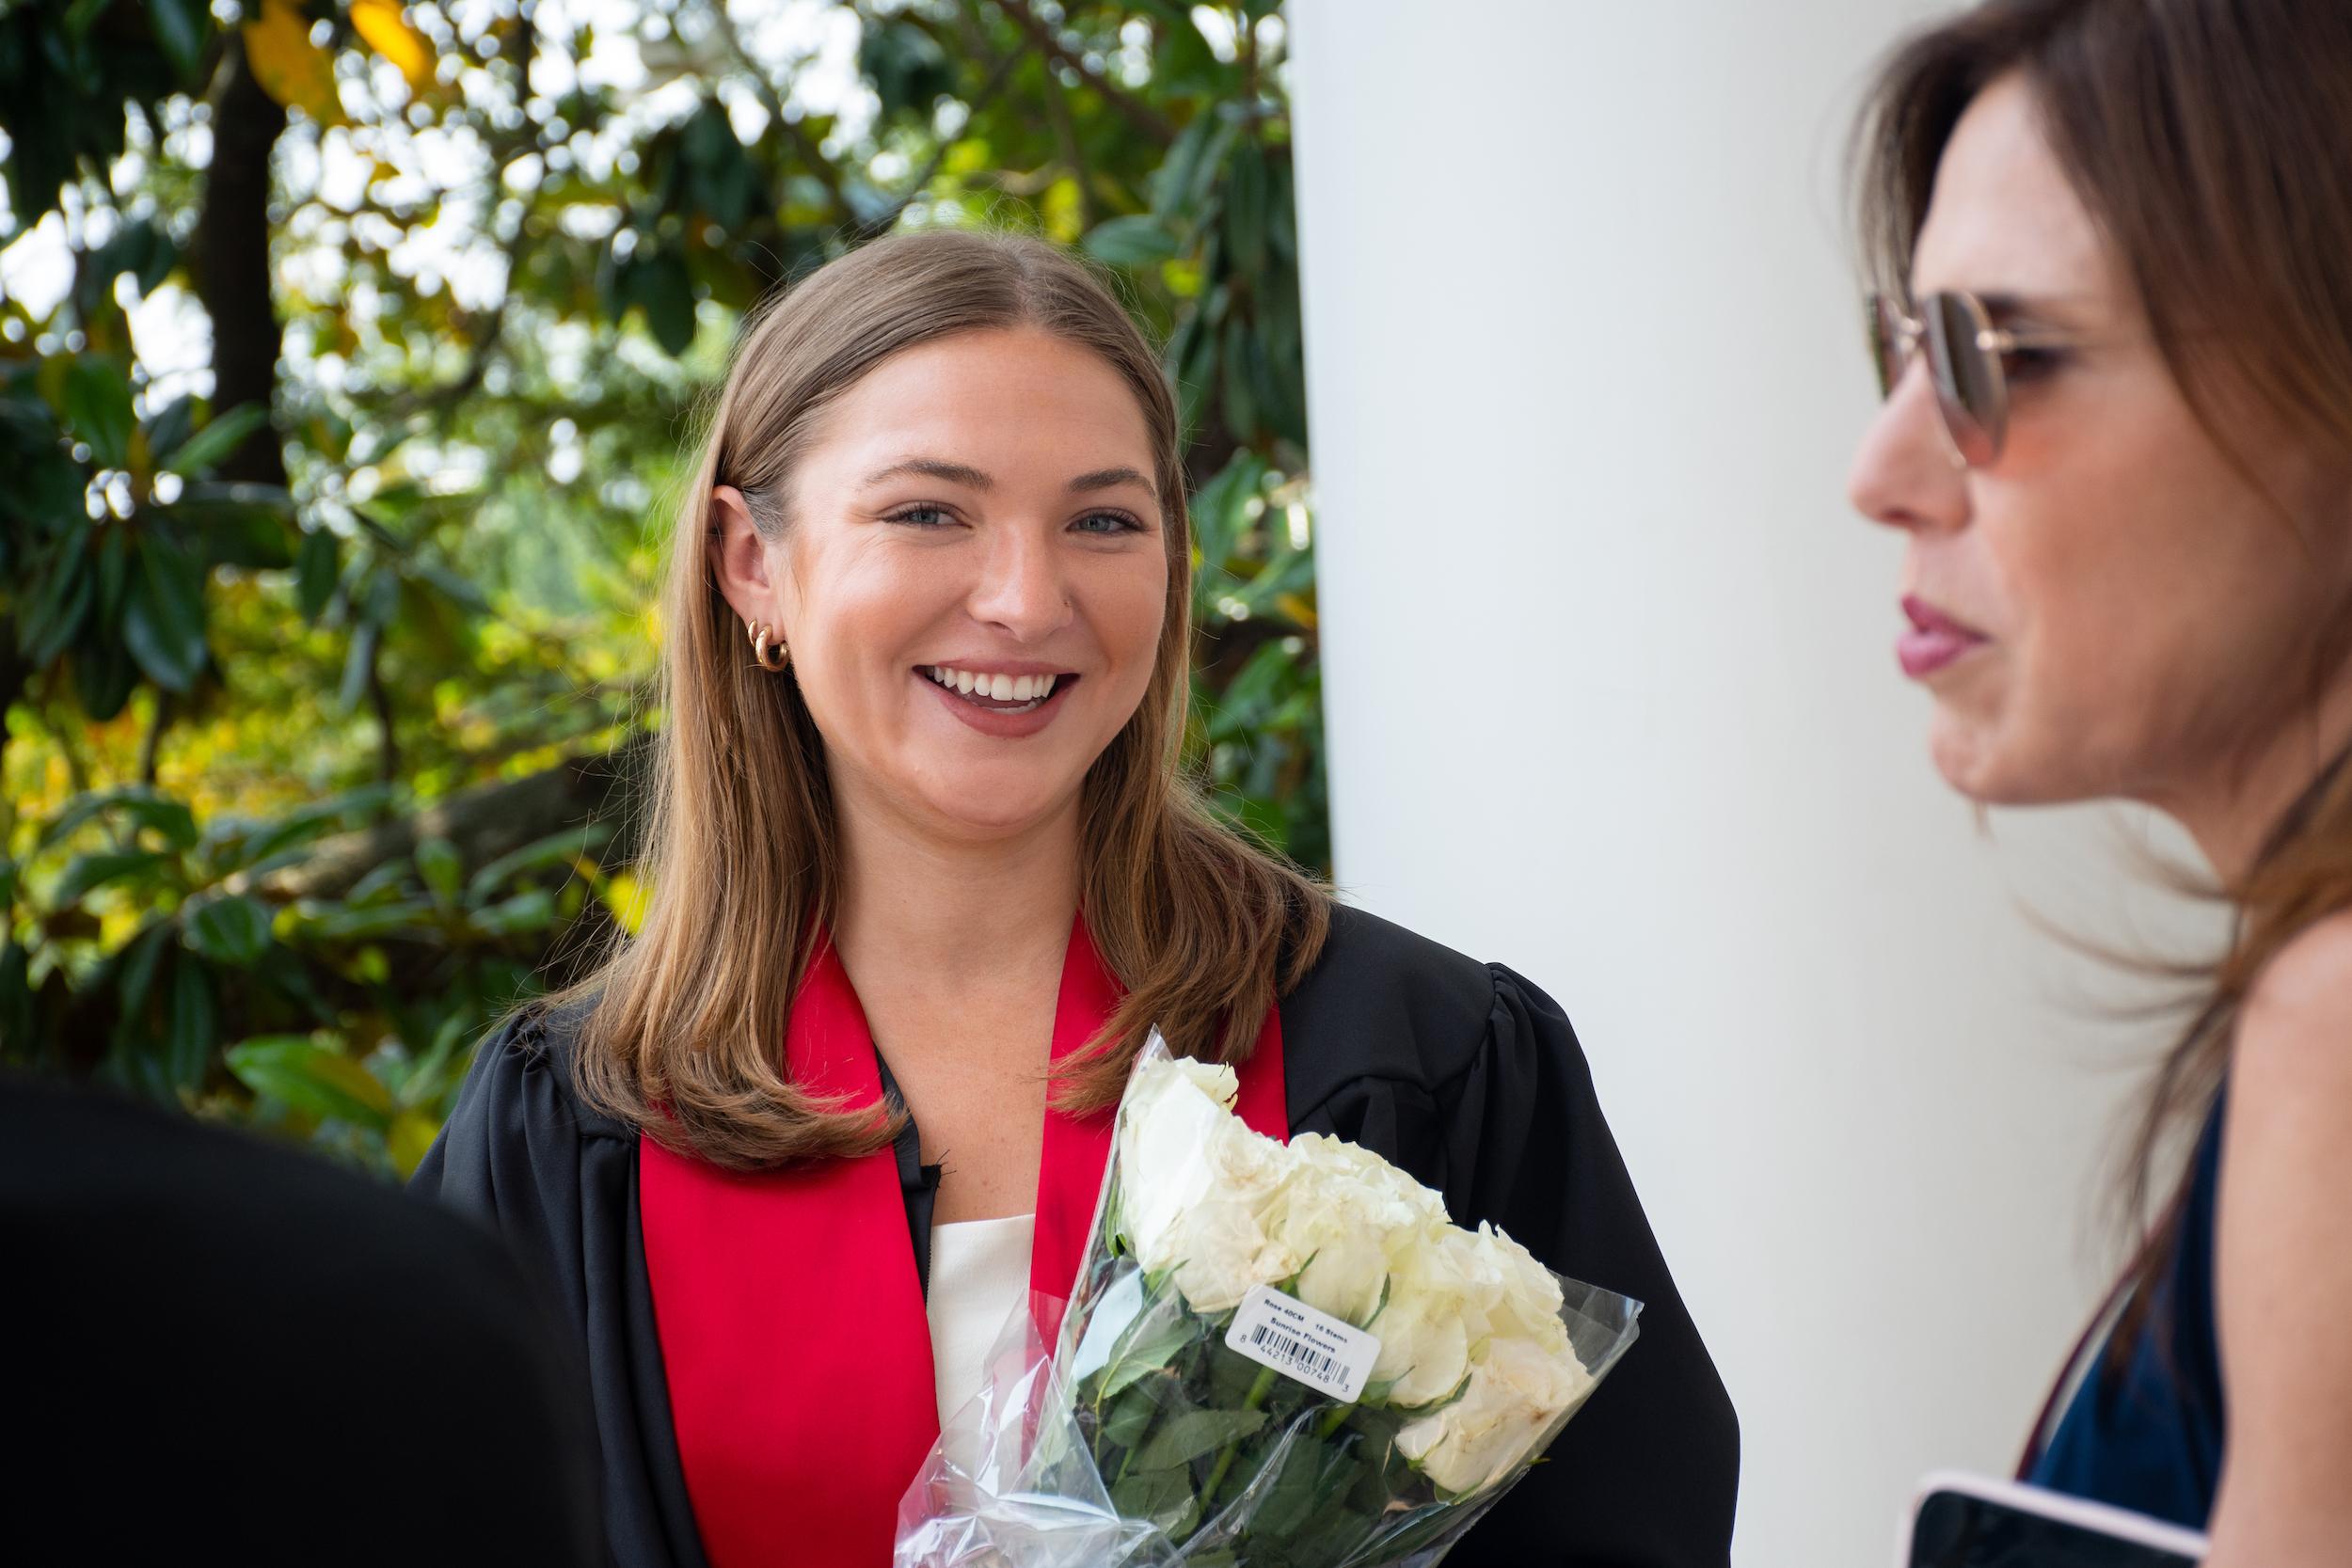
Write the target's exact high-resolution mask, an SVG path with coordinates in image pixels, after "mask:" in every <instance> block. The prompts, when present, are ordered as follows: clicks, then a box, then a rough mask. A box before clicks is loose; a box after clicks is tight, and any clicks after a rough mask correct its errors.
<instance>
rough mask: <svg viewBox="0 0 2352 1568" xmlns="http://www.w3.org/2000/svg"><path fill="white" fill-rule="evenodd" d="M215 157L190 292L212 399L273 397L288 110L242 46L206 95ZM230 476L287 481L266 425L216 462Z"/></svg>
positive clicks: (233, 402)
mask: <svg viewBox="0 0 2352 1568" xmlns="http://www.w3.org/2000/svg"><path fill="white" fill-rule="evenodd" d="M212 111H213V163H212V167H211V169H210V171H209V172H208V173H207V174H206V175H205V177H204V208H203V211H202V212H201V213H199V214H198V216H197V221H196V242H195V247H194V248H195V257H194V260H195V261H196V263H197V264H196V266H195V267H194V268H193V269H192V270H193V271H194V273H195V275H196V293H197V297H198V298H199V300H201V301H202V302H203V305H204V313H205V314H206V315H207V316H209V317H211V318H212V323H213V406H214V407H215V408H234V407H236V406H237V405H238V404H246V403H254V404H261V406H262V408H263V409H274V408H275V407H276V406H277V403H276V398H275V394H276V392H277V389H278V352H279V349H280V347H281V345H282V342H283V331H282V329H281V328H280V326H279V325H278V308H277V303H276V301H275V299H274V298H273V297H272V295H271V293H270V265H269V235H270V221H269V164H270V150H271V149H272V148H273V147H275V146H276V145H277V143H278V133H279V132H281V131H283V130H284V129H285V128H286V111H285V108H284V107H283V106H282V105H280V104H279V103H278V101H277V100H276V99H274V98H272V97H270V95H269V94H268V93H266V92H264V91H262V85H261V84H260V83H259V82H258V81H256V80H255V79H254V76H253V69H252V67H251V65H250V64H248V63H247V62H246V57H245V45H244V43H243V42H242V41H241V40H240V41H233V42H231V43H230V45H229V47H228V48H227V50H226V51H225V52H224V53H223V55H222V59H221V69H220V72H219V74H218V76H217V77H216V79H215V84H214V89H213V94H212ZM219 474H220V477H221V478H222V479H224V480H229V481H231V482H241V483H251V484H270V485H276V486H278V488H280V489H283V488H284V487H285V483H286V460H285V454H284V453H283V452H282V451H279V450H278V435H277V432H276V430H275V429H274V428H273V426H272V425H267V424H265V425H263V426H262V428H261V429H259V430H256V431H255V432H253V434H252V435H250V436H246V440H245V444H244V445H242V446H240V447H239V448H238V449H237V450H236V451H234V452H232V453H231V454H230V457H229V459H228V461H227V462H225V463H223V464H222V465H221V466H220V470H219Z"/></svg>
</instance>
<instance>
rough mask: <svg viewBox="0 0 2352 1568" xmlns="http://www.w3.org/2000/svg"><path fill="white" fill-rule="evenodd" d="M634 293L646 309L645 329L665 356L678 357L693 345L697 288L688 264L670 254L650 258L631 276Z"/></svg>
mask: <svg viewBox="0 0 2352 1568" xmlns="http://www.w3.org/2000/svg"><path fill="white" fill-rule="evenodd" d="M630 276H631V278H632V280H633V281H632V286H631V292H632V293H634V295H635V296H636V299H637V302H638V303H639V304H640V305H643V306H644V308H645V329H646V330H647V331H649V332H651V333H652V334H653V340H654V341H655V342H657V343H660V345H661V349H662V352H663V353H665V354H667V355H670V356H672V357H674V358H675V356H678V355H681V354H684V353H685V352H686V351H687V349H688V348H689V347H690V346H691V344H692V343H693V341H694V284H693V279H692V278H691V277H688V276H687V272H686V263H685V262H684V261H680V260H679V259H678V258H677V257H675V256H674V255H672V254H670V253H669V252H668V251H662V252H660V254H658V255H655V256H651V257H648V258H646V259H645V261H644V262H643V263H641V264H640V265H639V266H637V267H636V268H634V269H633V270H632V272H631V274H630Z"/></svg>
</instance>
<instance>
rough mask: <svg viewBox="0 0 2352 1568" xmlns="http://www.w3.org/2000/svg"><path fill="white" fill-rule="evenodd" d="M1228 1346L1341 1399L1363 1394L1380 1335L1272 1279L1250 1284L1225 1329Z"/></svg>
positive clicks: (1347, 1401)
mask: <svg viewBox="0 0 2352 1568" xmlns="http://www.w3.org/2000/svg"><path fill="white" fill-rule="evenodd" d="M1225 1344H1226V1348H1228V1349H1229V1350H1234V1351H1238V1352H1240V1353H1241V1354H1244V1355H1246V1356H1248V1357H1249V1359H1250V1360H1252V1361H1255V1362H1257V1363H1258V1364H1259V1365H1260V1366H1262V1367H1271V1368H1273V1369H1274V1370H1276V1371H1278V1372H1280V1373H1281V1374H1282V1375H1283V1376H1284V1377H1287V1378H1290V1379H1292V1380H1293V1381H1294V1382H1297V1383H1303V1384H1305V1385H1306V1386H1308V1387H1310V1388H1312V1389H1313V1390H1315V1392H1317V1393H1319V1394H1328V1395H1330V1396H1331V1398H1333V1399H1335V1400H1338V1401H1339V1402H1341V1403H1343V1404H1353V1403H1355V1402H1356V1401H1358V1400H1359V1399H1360V1398H1362V1397H1363V1392H1364V1384H1365V1382H1366V1381H1367V1380H1368V1379H1370V1378H1371V1376H1372V1364H1373V1363H1374V1362H1375V1361H1377V1360H1379V1359H1380V1339H1379V1337H1378V1336H1377V1335H1373V1334H1367V1333H1366V1332H1364V1330H1362V1329H1360V1328H1356V1327H1353V1326H1351V1325H1350V1324H1347V1323H1342V1322H1341V1321H1340V1320H1339V1319H1337V1318H1335V1317H1332V1316H1331V1315H1330V1314H1329V1313H1327V1312H1318V1311H1316V1310H1315V1309H1314V1308H1313V1307H1310V1306H1308V1305H1307V1304H1306V1303H1305V1302H1303V1301H1300V1300H1299V1299H1298V1298H1297V1297H1296V1296H1291V1295H1285V1294H1283V1293H1282V1292H1281V1291H1278V1290H1276V1289H1275V1288H1274V1287H1273V1286H1271V1285H1253V1286H1251V1287H1250V1288H1249V1293H1248V1295H1246V1296H1244V1297H1242V1298H1241V1306H1240V1307H1239V1308H1237V1309H1236V1310H1235V1311H1234V1313H1233V1322H1232V1326H1231V1327H1230V1328H1228V1329H1226V1331H1225Z"/></svg>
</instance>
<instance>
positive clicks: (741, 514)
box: [707, 484, 785, 633]
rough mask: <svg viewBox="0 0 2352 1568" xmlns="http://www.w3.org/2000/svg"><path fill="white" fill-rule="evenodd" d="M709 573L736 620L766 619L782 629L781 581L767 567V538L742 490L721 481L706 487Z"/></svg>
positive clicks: (782, 597) (782, 600)
mask: <svg viewBox="0 0 2352 1568" xmlns="http://www.w3.org/2000/svg"><path fill="white" fill-rule="evenodd" d="M709 515H710V536H709V539H708V541H707V549H708V550H709V553H710V577H711V580H712V581H713V582H716V583H717V584H718V585H719V592H720V594H722V595H723V596H724V597H725V599H726V601H727V605H728V608H730V609H732V610H734V611H735V613H736V617H737V618H738V619H739V620H741V621H745V622H751V621H765V622H767V623H768V624H769V625H770V626H774V627H775V628H776V630H777V631H778V632H779V633H782V632H783V631H784V629H785V628H784V594H783V592H782V587H783V585H782V584H781V583H779V582H778V581H777V580H776V574H775V573H774V572H773V571H771V569H770V564H769V559H768V541H767V540H766V539H764V538H762V537H761V536H760V532H759V527H758V525H757V524H755V523H754V522H753V521H752V509H751V506H750V504H749V503H747V502H746V501H745V500H744V499H743V492H742V491H740V490H739V489H737V488H736V487H735V486H734V485H732V484H722V485H719V486H717V487H715V488H714V489H713V490H712V491H711V492H710V513H709Z"/></svg>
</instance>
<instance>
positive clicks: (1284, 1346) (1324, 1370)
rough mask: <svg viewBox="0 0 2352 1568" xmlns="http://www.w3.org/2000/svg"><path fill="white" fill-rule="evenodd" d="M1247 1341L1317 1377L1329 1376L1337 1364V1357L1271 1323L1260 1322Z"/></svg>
mask: <svg viewBox="0 0 2352 1568" xmlns="http://www.w3.org/2000/svg"><path fill="white" fill-rule="evenodd" d="M1249 1342H1250V1343H1251V1344H1253V1345H1256V1346H1257V1347H1258V1348H1259V1349H1261V1350H1263V1351H1264V1352H1265V1353H1266V1354H1269V1355H1279V1356H1280V1357H1281V1358H1282V1359H1283V1360H1285V1361H1287V1362H1289V1363H1290V1364H1291V1365H1292V1366H1294V1367H1296V1368H1297V1369H1298V1370H1300V1371H1303V1372H1312V1373H1313V1374H1314V1375H1315V1376H1317V1377H1329V1376H1330V1375H1331V1369H1333V1368H1334V1367H1336V1366H1338V1365H1339V1357H1337V1356H1335V1355H1326V1354H1323V1353H1322V1352H1321V1351H1319V1350H1317V1349H1315V1347H1314V1346H1312V1345H1311V1344H1309V1343H1307V1342H1306V1341H1305V1340H1304V1339H1295V1338H1291V1336H1289V1335H1287V1334H1284V1333H1282V1332H1281V1331H1280V1330H1279V1329H1277V1328H1275V1327H1274V1326H1273V1325H1272V1324H1271V1323H1260V1324H1259V1325H1258V1326H1257V1327H1256V1328H1255V1329H1254V1330H1252V1331H1251V1333H1250V1336H1249Z"/></svg>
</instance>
